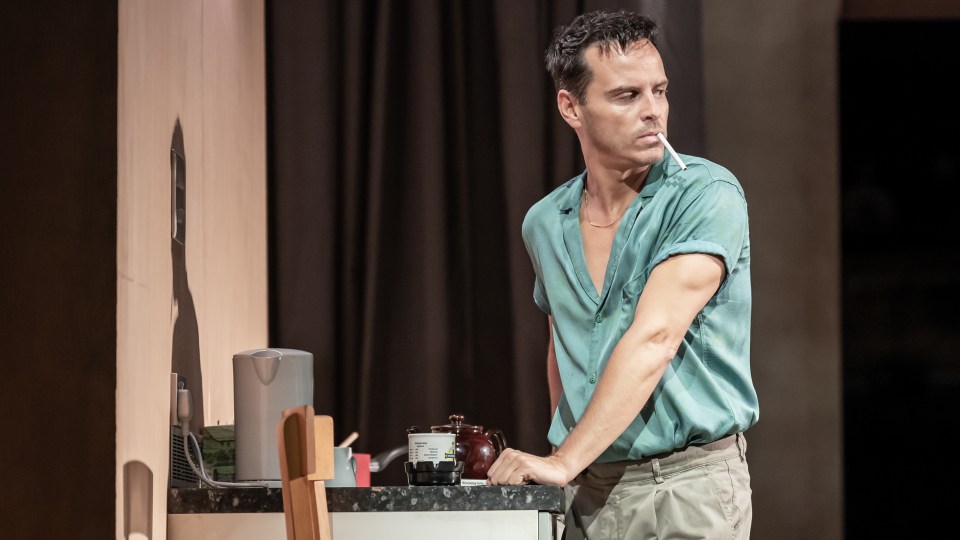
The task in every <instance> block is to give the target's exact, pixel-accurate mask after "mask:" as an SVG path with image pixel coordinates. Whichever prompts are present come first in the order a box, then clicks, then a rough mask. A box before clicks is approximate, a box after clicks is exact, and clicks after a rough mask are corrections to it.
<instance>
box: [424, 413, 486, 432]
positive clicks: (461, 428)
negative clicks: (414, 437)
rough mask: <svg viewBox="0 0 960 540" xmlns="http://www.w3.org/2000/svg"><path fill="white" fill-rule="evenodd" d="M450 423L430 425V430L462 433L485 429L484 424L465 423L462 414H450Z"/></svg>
mask: <svg viewBox="0 0 960 540" xmlns="http://www.w3.org/2000/svg"><path fill="white" fill-rule="evenodd" d="M449 418H450V423H449V424H444V425H442V426H430V431H433V432H434V433H461V432H473V431H480V432H482V431H483V426H473V425H470V424H464V423H463V415H462V414H451V415H450V416H449Z"/></svg>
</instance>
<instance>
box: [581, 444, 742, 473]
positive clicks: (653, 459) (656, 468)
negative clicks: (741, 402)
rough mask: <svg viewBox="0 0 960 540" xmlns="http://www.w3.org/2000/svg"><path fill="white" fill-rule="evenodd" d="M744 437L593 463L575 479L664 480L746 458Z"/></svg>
mask: <svg viewBox="0 0 960 540" xmlns="http://www.w3.org/2000/svg"><path fill="white" fill-rule="evenodd" d="M746 452H747V439H746V438H745V437H744V436H743V433H736V434H734V435H728V436H726V437H724V438H722V439H718V440H716V441H713V442H711V443H707V444H704V445H700V446H695V445H691V446H687V447H686V448H682V449H680V450H675V451H673V452H665V453H663V454H657V455H654V456H650V457H646V458H643V459H637V460H626V461H614V462H610V463H594V464H592V465H590V466H589V467H587V468H586V469H585V470H584V471H583V472H582V473H580V475H578V476H577V478H576V480H575V482H577V483H590V484H595V485H604V484H616V483H621V482H646V481H651V480H652V481H655V482H657V483H658V484H659V483H662V482H663V479H664V477H668V476H672V475H674V474H678V473H681V472H683V471H686V470H689V469H692V468H695V467H700V466H703V465H707V464H709V463H714V462H717V461H726V460H728V459H730V458H734V457H737V456H739V457H740V459H742V460H745V459H746Z"/></svg>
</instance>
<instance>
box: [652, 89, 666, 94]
mask: <svg viewBox="0 0 960 540" xmlns="http://www.w3.org/2000/svg"><path fill="white" fill-rule="evenodd" d="M653 93H654V94H656V95H658V96H665V95H667V89H666V88H660V89H657V90H654V91H653Z"/></svg>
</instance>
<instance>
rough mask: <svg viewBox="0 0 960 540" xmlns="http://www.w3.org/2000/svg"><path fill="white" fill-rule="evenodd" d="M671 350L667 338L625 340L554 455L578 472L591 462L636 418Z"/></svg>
mask: <svg viewBox="0 0 960 540" xmlns="http://www.w3.org/2000/svg"><path fill="white" fill-rule="evenodd" d="M674 350H675V349H674V348H673V347H671V346H670V344H669V343H668V342H667V339H666V338H655V337H649V336H629V335H626V336H624V338H623V339H621V340H620V343H619V344H618V345H617V347H616V348H615V349H614V350H613V354H611V356H610V361H609V362H608V363H607V367H606V369H605V370H604V373H603V377H601V378H600V382H599V383H598V384H597V389H596V391H595V392H594V394H593V397H592V398H591V399H590V403H589V405H587V410H586V411H585V412H584V414H583V417H582V418H581V419H580V421H579V422H578V423H577V426H576V427H575V428H574V429H573V431H572V432H570V435H568V436H567V438H566V440H565V441H564V442H563V445H561V447H560V448H559V450H558V451H557V454H556V456H557V457H558V458H559V459H560V460H561V462H563V464H564V465H565V468H566V469H567V471H569V472H570V473H571V474H576V473H578V472H579V471H582V470H583V469H585V468H586V467H587V466H588V465H589V464H591V463H593V461H594V460H595V459H597V457H598V456H599V455H600V454H602V453H603V451H604V450H606V449H607V448H608V447H609V446H610V445H611V444H612V443H613V441H615V440H616V439H617V437H619V436H620V435H621V434H622V433H623V432H624V431H625V430H626V429H627V427H628V426H629V425H630V423H631V422H633V420H634V419H635V418H636V417H637V415H638V414H640V409H642V408H643V405H644V404H645V403H646V402H647V400H648V399H649V398H650V395H651V394H652V393H653V389H654V388H656V386H657V382H659V380H660V378H661V377H662V376H663V372H664V370H665V369H666V367H667V365H668V364H669V362H670V359H672V358H673V351H674Z"/></svg>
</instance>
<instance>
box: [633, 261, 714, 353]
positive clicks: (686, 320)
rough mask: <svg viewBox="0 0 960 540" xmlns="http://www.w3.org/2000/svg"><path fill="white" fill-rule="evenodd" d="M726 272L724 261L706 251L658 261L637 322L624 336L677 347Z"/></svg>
mask: <svg viewBox="0 0 960 540" xmlns="http://www.w3.org/2000/svg"><path fill="white" fill-rule="evenodd" d="M724 274H725V268H724V264H723V260H722V259H720V258H719V257H716V256H713V255H707V254H704V253H690V254H683V255H676V256H673V257H670V258H669V259H667V260H665V261H663V262H662V263H660V264H658V265H657V266H656V268H654V269H653V271H652V272H651V273H650V278H649V279H648V280H647V282H646V284H645V285H644V288H643V292H642V293H641V294H640V299H639V300H638V301H637V307H636V312H635V315H634V320H633V324H632V325H631V326H630V329H629V330H628V331H627V335H625V336H624V337H628V335H629V338H628V339H639V340H642V341H650V340H653V341H659V342H662V343H663V344H664V345H668V346H670V347H672V348H673V350H676V347H678V346H679V345H680V340H681V339H682V338H683V335H684V334H685V333H686V331H687V329H688V328H689V327H690V323H691V322H693V318H694V317H695V316H696V315H697V313H698V312H699V311H700V310H701V309H703V307H704V306H705V305H706V304H707V302H709V301H710V298H712V297H713V295H714V294H715V293H716V292H717V289H718V288H719V287H720V284H721V283H722V282H723V277H724ZM671 357H672V356H671Z"/></svg>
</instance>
